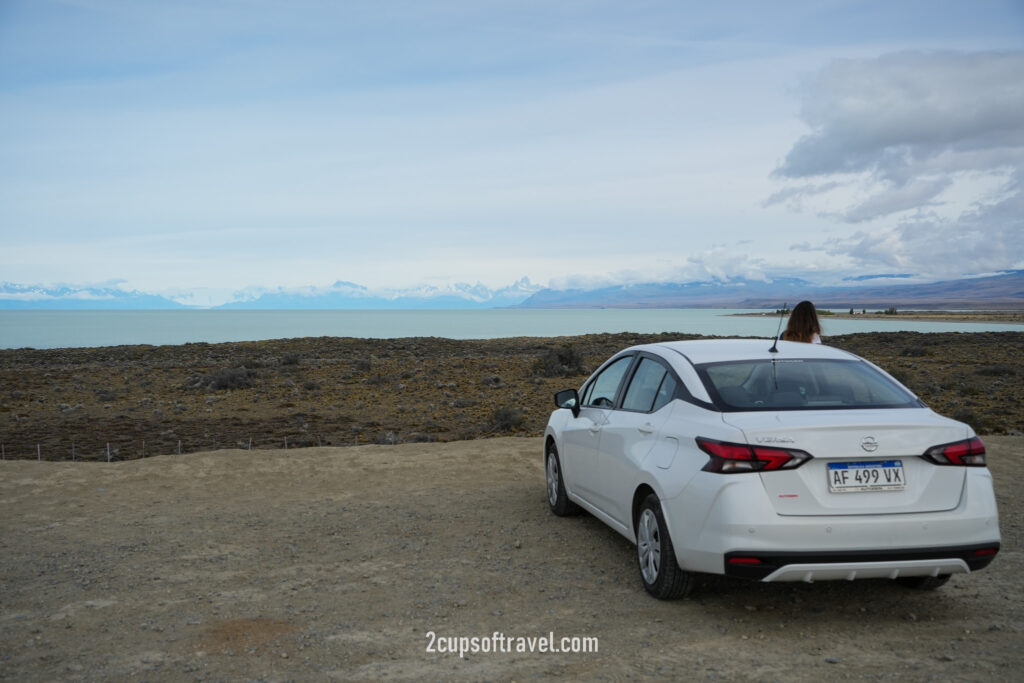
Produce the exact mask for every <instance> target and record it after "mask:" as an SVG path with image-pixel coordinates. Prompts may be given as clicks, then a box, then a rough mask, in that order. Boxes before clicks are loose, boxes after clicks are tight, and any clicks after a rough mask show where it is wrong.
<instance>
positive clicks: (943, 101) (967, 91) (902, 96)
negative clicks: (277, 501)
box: [764, 51, 1024, 276]
mask: <svg viewBox="0 0 1024 683" xmlns="http://www.w3.org/2000/svg"><path fill="white" fill-rule="evenodd" d="M801 96H802V107H801V118H802V119H803V121H804V122H805V123H806V124H807V125H808V126H809V127H810V132H808V133H807V134H806V135H804V136H803V137H801V138H800V139H798V140H797V141H796V142H795V144H794V145H793V146H792V147H791V149H790V150H789V152H788V154H787V155H786V156H785V159H784V160H783V162H782V163H781V164H780V165H779V167H778V168H777V169H776V170H775V172H774V173H773V176H774V177H775V178H776V179H778V180H782V181H784V182H787V183H789V186H788V187H784V188H783V189H781V190H779V191H777V192H776V193H775V194H773V195H772V196H771V197H769V198H768V199H767V200H766V201H765V202H764V204H765V205H766V206H770V205H773V204H785V206H786V207H787V208H788V209H790V210H792V211H802V210H806V209H808V208H810V209H811V210H814V211H817V212H818V214H819V216H822V217H826V218H828V219H831V220H834V221H837V222H840V223H857V224H864V225H865V227H864V229H862V230H859V231H857V232H855V233H853V234H851V235H846V236H841V237H832V238H830V239H827V240H824V241H820V242H817V243H811V242H804V243H802V244H799V245H794V246H793V249H794V250H797V251H812V250H818V251H821V252H824V253H827V254H830V255H833V256H844V257H845V258H847V259H849V260H850V261H851V263H852V265H854V266H857V267H868V268H871V270H872V272H874V270H875V268H877V267H878V266H886V267H892V268H898V269H900V270H913V271H918V272H924V273H933V274H935V275H941V276H945V275H950V274H956V273H963V274H966V273H968V272H982V271H986V270H997V269H1002V268H1014V267H1019V266H1020V264H1021V263H1024V245H1022V243H1021V240H1020V239H1019V236H1020V235H1021V234H1024V224H1022V218H1021V216H1022V215H1024V211H1022V209H1024V195H1022V190H1024V117H1022V116H1021V115H1020V112H1021V111H1024V52H1019V51H1016V52H1014V51H1002V52H977V53H959V52H903V53H897V54H890V55H884V56H882V57H879V58H876V59H861V60H840V61H836V62H833V63H832V64H830V65H829V66H827V67H826V68H824V69H822V70H821V71H820V72H818V73H817V74H815V75H814V76H813V77H811V78H810V79H808V80H807V81H806V82H805V84H804V86H803V89H802V90H801Z"/></svg>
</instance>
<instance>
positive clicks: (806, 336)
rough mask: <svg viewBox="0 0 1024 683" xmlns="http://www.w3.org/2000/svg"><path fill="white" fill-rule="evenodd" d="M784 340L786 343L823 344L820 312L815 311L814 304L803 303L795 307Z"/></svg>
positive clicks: (783, 334) (787, 324)
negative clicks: (819, 318)
mask: <svg viewBox="0 0 1024 683" xmlns="http://www.w3.org/2000/svg"><path fill="white" fill-rule="evenodd" d="M782 338H783V339H785V340H786V341H798V342H806V343H808V344H820V343H821V323H819V322H818V312H817V311H816V310H814V304H812V303H811V302H810V301H801V302H800V303H798V304H797V305H796V306H794V307H793V312H792V313H790V314H789V322H788V323H786V331H785V332H783V333H782Z"/></svg>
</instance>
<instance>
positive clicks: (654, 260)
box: [0, 0, 1024, 303]
mask: <svg viewBox="0 0 1024 683" xmlns="http://www.w3.org/2000/svg"><path fill="white" fill-rule="evenodd" d="M940 8H941V9H940ZM1022 111H1024V2H1022V0H965V1H961V0H948V1H944V2H942V3H941V4H936V3H935V2H934V1H933V0H921V1H917V0H905V1H899V2H893V1H892V0H884V1H880V2H875V1H873V0H865V1H857V2H854V1H843V0H807V1H789V2H787V1H781V2H758V1H753V0H752V1H749V2H738V1H736V0H725V1H723V2H714V3H709V2H706V1H701V2H689V1H688V0H668V1H658V0H636V1H631V2H621V1H611V0H609V1H601V0H593V1H590V0H560V1H558V2H551V1H550V0H544V1H539V0H538V1H535V0H507V1H505V0H494V1H489V0H434V1H432V0H409V1H407V0H398V1H389V0H369V1H363V0H336V1H335V0H289V1H288V2H284V1H283V0H278V1H271V0H178V1H175V0H0V280H2V281H7V282H16V283H22V284H27V283H32V284H50V285H53V284H75V285H82V286H84V285H95V284H101V283H107V284H110V283H114V284H115V285H116V286H118V287H121V288H124V289H135V290H141V291H146V292H151V293H164V294H169V295H172V296H176V297H178V298H179V299H181V300H188V299H190V298H192V299H195V300H198V299H201V298H205V301H209V302H210V303H218V302H220V301H223V300H226V299H227V298H230V297H231V292H233V291H238V290H242V289H244V288H250V290H252V289H253V288H257V289H258V288H278V287H285V288H288V287H300V286H306V285H313V286H325V285H329V284H330V283H333V282H335V281H339V280H343V281H349V282H355V283H359V284H361V285H365V286H367V287H370V288H404V287H415V286H419V285H431V286H437V287H443V286H445V285H447V284H451V283H456V282H466V283H482V284H483V285H485V286H487V287H492V288H498V287H502V286H505V285H508V284H510V283H512V282H514V281H516V280H518V279H520V278H523V277H528V278H530V280H531V281H532V282H533V283H535V284H541V285H545V286H552V287H559V288H564V287H588V286H600V285H608V284H616V283H629V282H652V281H692V280H704V279H712V278H722V279H729V278H740V277H743V278H748V279H755V280H757V279H766V278H777V277H801V278H805V279H808V280H811V281H812V282H816V283H821V284H834V283H838V282H843V281H854V280H855V279H856V281H865V279H869V276H880V275H900V276H902V277H903V280H904V281H906V280H907V279H908V276H909V279H918V280H933V279H944V278H950V277H962V276H967V275H973V274H982V273H991V272H997V271H999V270H1004V269H1019V268H1024V239H1021V237H1022V236H1024V193H1022V192H1021V190H1022V184H1024V115H1021V112H1022Z"/></svg>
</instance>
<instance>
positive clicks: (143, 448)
mask: <svg viewBox="0 0 1024 683" xmlns="http://www.w3.org/2000/svg"><path fill="white" fill-rule="evenodd" d="M142 457H143V458H145V457H146V440H145V439H143V440H142Z"/></svg>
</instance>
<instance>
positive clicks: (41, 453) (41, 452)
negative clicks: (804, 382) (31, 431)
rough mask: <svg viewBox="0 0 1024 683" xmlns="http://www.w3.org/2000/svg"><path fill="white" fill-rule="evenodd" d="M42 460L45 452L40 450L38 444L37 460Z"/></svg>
mask: <svg viewBox="0 0 1024 683" xmlns="http://www.w3.org/2000/svg"><path fill="white" fill-rule="evenodd" d="M42 459H43V450H42V448H40V446H39V444H36V460H37V461H38V460H42Z"/></svg>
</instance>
